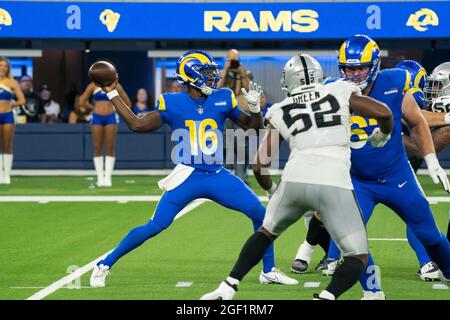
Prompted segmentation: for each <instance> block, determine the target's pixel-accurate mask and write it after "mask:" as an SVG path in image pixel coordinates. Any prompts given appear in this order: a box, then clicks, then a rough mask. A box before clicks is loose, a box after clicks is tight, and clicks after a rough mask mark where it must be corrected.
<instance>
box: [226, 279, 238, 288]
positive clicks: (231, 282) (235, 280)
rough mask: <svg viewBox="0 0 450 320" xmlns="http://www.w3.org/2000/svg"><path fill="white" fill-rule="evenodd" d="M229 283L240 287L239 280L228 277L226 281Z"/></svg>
mask: <svg viewBox="0 0 450 320" xmlns="http://www.w3.org/2000/svg"><path fill="white" fill-rule="evenodd" d="M226 280H227V281H228V283H229V284H231V285H233V286H234V285H237V286H238V285H239V283H240V281H239V280H238V279H235V278H232V277H227V279H226Z"/></svg>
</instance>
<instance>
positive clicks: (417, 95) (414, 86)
mask: <svg viewBox="0 0 450 320" xmlns="http://www.w3.org/2000/svg"><path fill="white" fill-rule="evenodd" d="M395 68H400V69H403V70H406V71H408V72H409V74H410V75H411V83H410V87H411V89H410V90H411V93H412V95H413V96H414V99H415V100H416V102H417V104H418V105H419V107H421V108H424V107H425V106H426V105H427V102H426V100H425V94H424V88H425V84H426V83H427V71H426V70H425V68H424V67H422V65H421V64H420V63H418V62H417V61H414V60H403V61H400V62H399V63H397V65H396V66H395Z"/></svg>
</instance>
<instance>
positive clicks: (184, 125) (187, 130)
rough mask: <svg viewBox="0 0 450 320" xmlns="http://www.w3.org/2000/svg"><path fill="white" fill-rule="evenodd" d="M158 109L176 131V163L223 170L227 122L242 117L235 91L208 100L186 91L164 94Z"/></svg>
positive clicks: (217, 92) (222, 91)
mask: <svg viewBox="0 0 450 320" xmlns="http://www.w3.org/2000/svg"><path fill="white" fill-rule="evenodd" d="M155 109H156V110H157V111H158V112H159V114H160V115H161V119H162V121H163V122H164V123H167V124H168V125H170V126H171V128H172V130H173V133H172V140H173V141H176V143H177V146H176V150H174V151H173V152H172V158H173V161H174V162H176V163H182V164H185V165H189V166H192V167H194V168H198V169H203V170H208V171H215V170H218V169H219V168H221V166H222V163H223V130H224V123H225V120H226V119H227V118H230V119H231V120H234V121H236V120H237V119H238V118H239V116H240V115H241V110H240V109H239V107H238V105H237V102H236V98H235V96H234V93H233V91H231V90H230V89H227V88H221V89H217V90H214V91H213V92H212V93H211V95H209V96H207V98H206V99H193V98H191V97H190V96H189V95H188V94H187V93H186V92H179V93H164V94H161V95H160V96H159V98H158V102H157V104H156V107H155ZM174 152H175V153H174Z"/></svg>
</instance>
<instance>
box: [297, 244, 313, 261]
mask: <svg viewBox="0 0 450 320" xmlns="http://www.w3.org/2000/svg"><path fill="white" fill-rule="evenodd" d="M315 248H316V246H312V245H310V244H309V243H308V241H306V240H305V241H303V243H302V245H301V246H300V248H298V251H297V255H296V256H295V259H296V260H297V259H300V260H303V261H306V262H307V263H308V264H309V263H310V262H311V258H312V255H313V253H314V249H315Z"/></svg>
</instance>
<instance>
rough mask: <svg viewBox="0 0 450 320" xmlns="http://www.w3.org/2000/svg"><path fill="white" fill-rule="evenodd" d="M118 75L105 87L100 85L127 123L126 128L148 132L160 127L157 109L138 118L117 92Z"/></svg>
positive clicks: (159, 116)
mask: <svg viewBox="0 0 450 320" xmlns="http://www.w3.org/2000/svg"><path fill="white" fill-rule="evenodd" d="M118 81H119V77H117V78H116V80H115V81H114V82H113V83H112V84H111V85H110V86H107V87H102V89H103V91H105V92H106V93H107V94H108V98H109V99H110V100H111V102H112V104H113V105H114V107H115V108H116V110H117V112H118V113H119V114H120V116H121V117H122V118H124V119H125V122H126V123H127V125H128V128H130V130H133V131H137V132H150V131H154V130H157V129H159V128H161V126H162V125H163V121H162V119H161V115H160V114H159V112H157V111H151V112H149V113H147V114H146V115H145V116H144V117H142V118H138V117H137V116H136V115H135V114H134V113H133V111H131V108H130V107H129V106H128V105H127V104H126V103H125V102H124V101H123V100H122V98H121V96H120V95H119V92H118V91H117V90H116V88H117V85H118V84H119V82H118Z"/></svg>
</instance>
